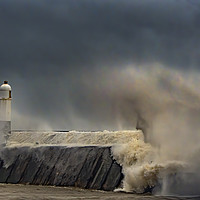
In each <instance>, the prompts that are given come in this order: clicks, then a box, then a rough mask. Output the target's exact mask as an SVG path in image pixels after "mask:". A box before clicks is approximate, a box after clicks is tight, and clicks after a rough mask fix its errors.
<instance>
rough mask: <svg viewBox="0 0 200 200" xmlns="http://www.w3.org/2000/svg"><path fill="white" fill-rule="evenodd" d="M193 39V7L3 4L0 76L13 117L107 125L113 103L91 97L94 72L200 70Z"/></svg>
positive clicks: (198, 20) (147, 0) (196, 20)
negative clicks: (155, 67)
mask: <svg viewBox="0 0 200 200" xmlns="http://www.w3.org/2000/svg"><path fill="white" fill-rule="evenodd" d="M199 35H200V3H198V2H196V1H186V0H177V1H174V0H173V1H172V0H165V1H159V0H143V1H141V0H140V1H139V0H138V1H136V0H135V1H132V0H123V1H122V0H116V1H113V0H101V1H91V0H83V1H78V0H68V1H63V0H59V1H56V0H48V1H47V0H43V1H39V0H34V1H33V0H29V1H25V0H18V1H15V0H3V1H0V64H1V75H0V78H1V80H3V79H9V80H10V81H11V83H12V84H13V88H14V91H13V92H14V97H15V98H14V99H15V101H14V108H15V110H17V111H18V112H20V113H23V114H27V115H32V116H40V117H41V118H42V119H46V120H47V121H49V122H50V123H51V124H52V126H53V127H55V128H59V127H64V128H67V126H68V125H66V127H65V125H64V124H65V123H66V124H67V122H69V124H71V123H72V125H70V128H77V127H78V128H80V127H81V125H77V124H73V123H74V122H72V121H73V117H72V118H71V117H70V116H72V115H75V116H79V117H80V118H81V120H82V118H85V119H84V120H86V121H90V122H91V124H95V125H94V126H95V127H96V128H97V129H98V128H103V127H105V128H106V127H113V125H112V124H113V120H114V119H112V115H113V112H112V111H111V110H112V108H111V107H112V98H113V97H111V96H110V95H109V94H105V93H103V94H102V96H98V94H97V92H96V91H98V89H99V90H100V89H101V87H102V86H101V84H102V83H101V80H99V81H98V82H96V83H95V80H96V78H94V77H93V76H98V75H96V72H95V73H93V72H94V71H98V72H99V73H101V74H106V73H107V69H109V70H110V69H113V70H118V69H122V68H124V66H126V65H128V64H133V65H136V66H137V65H147V64H148V65H151V64H154V63H159V64H161V65H164V66H165V67H169V68H176V69H180V70H190V69H195V70H199V69H198V68H199V66H200V55H199V52H200V39H199ZM92 77H93V78H92ZM102 79H104V77H103V78H102ZM88 84H89V85H93V86H94V87H93V89H89V88H88V87H86V86H87V85H88ZM96 95H97V96H96ZM74 121H75V120H74ZM83 123H85V122H83ZM86 124H87V123H86ZM100 124H101V125H100ZM110 124H111V125H110ZM83 127H84V128H86V127H87V125H84V126H83ZM88 127H89V128H90V127H92V125H91V126H88Z"/></svg>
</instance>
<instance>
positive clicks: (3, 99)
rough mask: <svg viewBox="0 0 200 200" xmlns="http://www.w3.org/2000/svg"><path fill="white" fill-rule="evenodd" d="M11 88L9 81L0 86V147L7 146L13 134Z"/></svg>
mask: <svg viewBox="0 0 200 200" xmlns="http://www.w3.org/2000/svg"><path fill="white" fill-rule="evenodd" d="M11 99H12V98H11V86H10V85H8V81H4V83H3V84H2V85H1V86H0V146H5V145H6V142H7V139H8V137H9V135H10V134H11Z"/></svg>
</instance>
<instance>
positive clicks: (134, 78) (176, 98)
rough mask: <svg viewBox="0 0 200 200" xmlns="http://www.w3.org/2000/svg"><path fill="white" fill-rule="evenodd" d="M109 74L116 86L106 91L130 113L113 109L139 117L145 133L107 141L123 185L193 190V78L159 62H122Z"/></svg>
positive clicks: (198, 105)
mask: <svg viewBox="0 0 200 200" xmlns="http://www.w3.org/2000/svg"><path fill="white" fill-rule="evenodd" d="M151 69H152V68H151ZM114 76H115V80H117V84H118V85H119V86H120V87H116V88H117V90H115V89H114V88H112V95H115V97H116V99H118V102H120V103H119V105H120V104H121V105H122V106H123V108H126V110H132V115H129V114H130V113H128V115H126V114H127V113H125V112H124V109H122V110H120V109H119V113H120V114H123V117H124V119H127V120H131V119H136V121H138V120H141V118H142V120H143V121H142V123H141V124H140V127H141V128H142V129H143V130H144V135H145V138H146V139H145V142H144V140H136V139H133V140H131V139H130V142H129V143H127V144H123V145H116V146H114V147H113V155H114V158H115V159H116V160H117V161H118V162H119V163H120V164H121V165H122V166H123V171H124V174H125V179H124V182H123V189H124V190H125V191H133V192H136V193H143V192H145V190H146V188H148V189H151V188H154V186H155V185H157V186H158V185H159V186H160V187H156V188H154V190H153V192H154V193H157V194H163V195H167V194H176V195H183V194H187V195H191V194H199V193H200V191H199V188H198V185H199V183H200V174H199V170H198V167H199V165H200V162H199V161H200V159H199V156H198V154H199V151H200V145H199V141H200V134H199V131H200V123H199V120H200V95H199V91H198V88H196V84H197V83H198V81H199V80H198V78H196V79H195V75H194V74H192V76H191V77H192V78H193V79H190V78H191V77H190V74H189V75H188V74H181V73H180V72H178V71H172V70H171V71H169V70H167V69H165V68H162V67H154V68H153V70H152V71H150V70H148V69H145V70H144V69H141V70H136V69H134V68H127V69H126V70H124V71H121V73H118V72H117V73H115V74H114ZM119 108H120V107H119ZM133 123H134V124H136V125H137V122H133ZM188 180H189V183H188Z"/></svg>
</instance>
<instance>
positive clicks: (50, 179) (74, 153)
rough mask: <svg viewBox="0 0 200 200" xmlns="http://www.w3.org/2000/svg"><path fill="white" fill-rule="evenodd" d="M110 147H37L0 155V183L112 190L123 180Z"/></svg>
mask: <svg viewBox="0 0 200 200" xmlns="http://www.w3.org/2000/svg"><path fill="white" fill-rule="evenodd" d="M110 148H111V147H101V146H84V147H67V146H39V147H28V146H27V147H12V148H8V147H7V148H4V149H3V150H2V151H1V155H0V157H1V160H0V182H1V183H22V184H36V185H56V186H76V187H81V188H88V189H103V190H108V191H111V190H114V189H115V188H116V187H118V186H119V185H120V183H121V180H122V178H123V174H122V172H121V171H122V168H121V166H120V165H119V164H118V163H116V161H115V160H113V158H112V156H111V150H110Z"/></svg>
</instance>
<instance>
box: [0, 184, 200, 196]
mask: <svg viewBox="0 0 200 200" xmlns="http://www.w3.org/2000/svg"><path fill="white" fill-rule="evenodd" d="M0 191H1V192H0V199H2V200H5V199H6V200H14V199H17V200H19V199H20V200H27V199H30V200H47V199H48V200H67V199H69V200H72V199H76V200H77V199H96V200H106V199H107V200H129V199H132V200H133V199H137V200H148V199H152V200H192V199H194V200H198V199H200V197H174V196H153V195H136V194H127V193H116V192H106V191H99V190H98V191H97V190H85V189H80V188H75V187H52V186H35V185H18V184H0Z"/></svg>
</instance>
